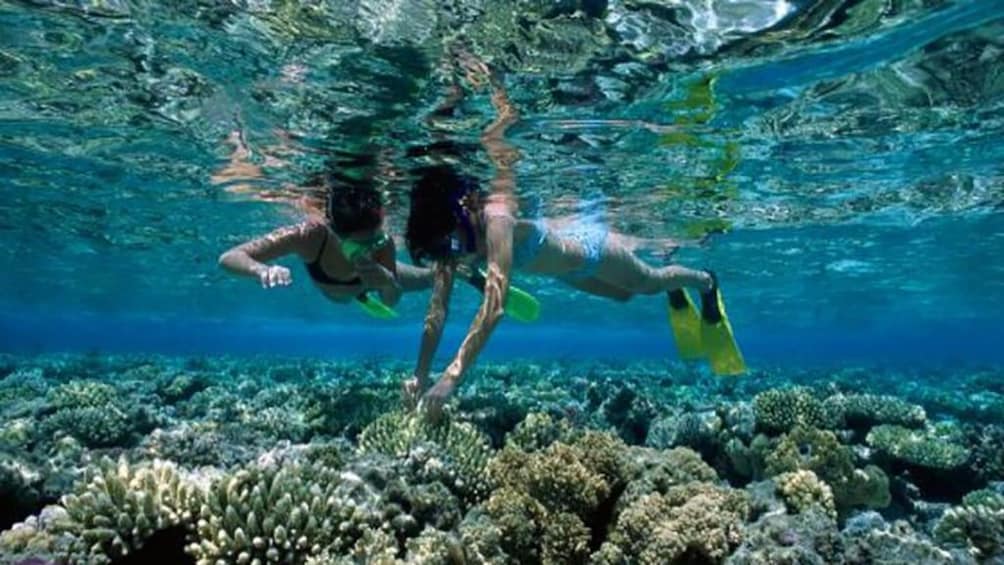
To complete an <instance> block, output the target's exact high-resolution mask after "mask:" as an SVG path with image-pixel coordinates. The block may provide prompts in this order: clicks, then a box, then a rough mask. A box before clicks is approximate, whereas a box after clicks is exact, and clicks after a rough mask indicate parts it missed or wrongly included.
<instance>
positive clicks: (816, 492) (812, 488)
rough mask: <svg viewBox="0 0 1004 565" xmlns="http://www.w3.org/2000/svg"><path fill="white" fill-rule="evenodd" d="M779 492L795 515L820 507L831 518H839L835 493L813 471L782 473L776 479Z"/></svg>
mask: <svg viewBox="0 0 1004 565" xmlns="http://www.w3.org/2000/svg"><path fill="white" fill-rule="evenodd" d="M775 482H776V483H777V490H778V492H779V493H780V494H781V497H782V498H783V499H784V502H785V505H787V506H788V508H789V510H791V511H792V513H794V514H801V513H802V512H806V511H808V510H809V509H810V508H813V507H816V506H818V507H819V508H821V509H822V510H823V511H824V512H826V514H827V515H828V516H830V517H831V518H834V519H835V518H836V517H837V507H836V504H835V503H834V502H833V491H832V490H830V487H829V485H827V484H826V483H824V482H823V481H821V480H819V477H817V476H816V474H815V473H813V472H812V471H794V472H791V473H782V474H781V475H778V476H777V477H776V478H775Z"/></svg>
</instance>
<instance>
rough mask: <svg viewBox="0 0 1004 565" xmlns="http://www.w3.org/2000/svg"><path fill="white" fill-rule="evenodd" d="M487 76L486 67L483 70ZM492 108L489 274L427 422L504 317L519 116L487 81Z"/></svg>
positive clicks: (497, 85) (430, 397)
mask: <svg viewBox="0 0 1004 565" xmlns="http://www.w3.org/2000/svg"><path fill="white" fill-rule="evenodd" d="M484 69H485V71H486V72H488V71H487V68H486V67H485V68H484ZM489 81H490V84H491V85H492V104H493V106H494V107H495V110H496V118H495V120H494V121H493V122H492V123H491V124H490V125H489V126H488V127H487V128H486V129H485V131H484V132H483V133H482V135H481V142H482V144H483V145H484V147H485V150H486V151H487V152H488V156H489V157H490V158H491V160H492V163H493V164H494V165H495V178H493V179H492V183H491V193H490V194H489V196H488V197H487V198H486V202H485V206H484V218H485V239H486V253H487V259H488V273H487V276H486V280H485V289H484V297H483V298H482V301H481V308H480V309H479V310H478V313H477V315H476V316H475V318H474V322H473V323H472V324H471V327H470V329H469V330H468V331H467V337H465V338H464V341H463V343H462V344H461V346H460V350H459V351H458V352H457V355H456V357H455V358H454V359H453V362H452V363H450V365H449V366H448V367H447V368H446V371H445V372H444V373H443V376H442V377H441V378H440V379H439V382H437V383H436V385H435V386H434V387H433V388H432V389H431V390H429V392H428V393H427V394H426V395H425V397H424V398H423V407H424V408H425V410H426V411H427V413H428V415H429V417H430V418H432V419H435V418H437V417H438V416H439V413H440V411H441V410H442V406H443V404H444V403H445V402H446V399H447V398H448V397H449V395H450V394H451V393H452V392H453V389H454V388H456V386H457V385H458V384H459V383H460V381H461V379H463V376H464V374H465V373H466V372H467V369H469V368H470V366H471V365H473V364H474V361H475V360H476V359H477V356H478V354H480V353H481V350H482V349H484V346H485V344H486V343H487V342H488V338H489V337H490V336H491V334H492V332H493V331H494V330H495V327H496V326H497V325H498V322H499V320H501V319H502V315H503V314H504V313H505V300H506V295H507V294H508V292H509V278H510V271H511V270H512V245H513V229H514V226H515V223H516V221H515V217H514V214H515V210H516V203H515V199H514V197H513V195H514V193H515V176H514V174H513V169H512V166H513V164H514V163H515V162H516V161H517V160H518V158H519V153H518V151H516V149H515V148H513V147H512V146H511V145H509V144H508V143H507V142H506V141H505V137H504V136H505V131H506V129H508V127H509V126H511V125H512V124H513V123H515V122H516V120H517V119H518V117H519V114H518V112H517V111H516V109H515V108H514V107H513V106H512V104H511V103H510V102H509V98H508V96H507V95H506V92H505V89H504V88H503V86H502V83H501V82H500V81H498V80H496V79H495V78H494V77H491V76H490V73H489Z"/></svg>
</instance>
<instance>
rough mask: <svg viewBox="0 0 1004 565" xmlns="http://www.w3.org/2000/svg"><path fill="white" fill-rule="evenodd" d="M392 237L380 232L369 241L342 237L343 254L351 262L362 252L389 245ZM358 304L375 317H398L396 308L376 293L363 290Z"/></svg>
mask: <svg viewBox="0 0 1004 565" xmlns="http://www.w3.org/2000/svg"><path fill="white" fill-rule="evenodd" d="M389 241H390V238H389V237H387V234H385V233H383V232H382V231H381V232H378V233H377V234H376V235H374V236H373V237H372V238H371V239H370V240H368V241H356V240H353V239H342V254H343V255H345V257H346V258H347V259H348V260H349V261H350V262H351V261H355V259H356V258H357V257H359V256H360V255H362V254H369V253H372V252H373V251H374V250H376V249H379V248H381V247H383V246H384V245H387V243H388V242H389ZM356 304H358V305H359V307H360V308H361V309H362V311H363V312H365V313H366V314H368V315H369V316H371V317H373V318H377V319H380V320H392V319H394V318H397V316H398V313H397V311H396V310H394V309H393V308H391V307H390V306H387V305H386V304H384V303H383V301H382V300H380V298H379V297H378V296H376V294H375V293H372V292H363V293H361V294H359V295H358V296H356Z"/></svg>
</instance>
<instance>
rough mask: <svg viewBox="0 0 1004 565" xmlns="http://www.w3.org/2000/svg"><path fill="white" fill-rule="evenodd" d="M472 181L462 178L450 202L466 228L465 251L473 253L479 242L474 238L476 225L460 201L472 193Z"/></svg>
mask: <svg viewBox="0 0 1004 565" xmlns="http://www.w3.org/2000/svg"><path fill="white" fill-rule="evenodd" d="M471 184H472V183H471V182H470V181H468V180H466V179H463V180H461V185H460V188H459V189H457V190H455V191H454V192H453V197H452V198H451V199H450V204H451V206H452V208H453V216H454V217H456V218H457V221H458V222H460V227H461V229H463V230H464V236H465V237H466V239H467V241H466V242H465V245H464V247H465V249H464V250H465V251H466V252H468V253H472V252H474V251H475V250H476V249H477V244H476V242H475V239H474V226H473V225H472V224H471V220H470V218H468V216H467V211H466V210H465V209H464V207H463V206H461V205H460V201H461V200H462V199H463V198H464V197H465V196H467V195H468V194H470V192H471V190H472V187H471Z"/></svg>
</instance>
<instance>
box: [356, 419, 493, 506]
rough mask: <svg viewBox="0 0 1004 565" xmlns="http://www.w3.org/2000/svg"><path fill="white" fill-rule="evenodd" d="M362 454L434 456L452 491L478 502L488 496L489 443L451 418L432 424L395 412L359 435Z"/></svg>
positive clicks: (465, 425) (469, 428) (434, 462)
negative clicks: (428, 454) (442, 469)
mask: <svg viewBox="0 0 1004 565" xmlns="http://www.w3.org/2000/svg"><path fill="white" fill-rule="evenodd" d="M359 450H360V452H361V453H383V454H386V455H391V456H395V457H407V456H408V455H409V454H411V453H413V452H415V451H416V450H424V451H427V452H430V453H432V454H433V456H432V459H434V460H433V461H432V462H431V464H434V465H436V466H441V467H445V468H446V469H447V473H448V474H449V475H450V476H451V477H452V481H451V483H452V485H453V487H454V488H455V489H456V490H457V491H458V492H460V493H462V494H463V495H464V496H466V497H468V498H470V499H472V500H475V499H479V498H483V497H484V496H485V494H487V492H488V489H489V485H488V484H487V483H486V482H485V480H484V477H485V468H486V467H487V465H488V460H489V458H490V457H491V455H492V450H491V447H490V446H489V445H488V439H487V437H485V436H484V434H482V433H481V432H479V431H477V430H476V429H474V427H472V426H471V425H470V424H465V423H462V422H453V421H451V420H449V419H448V418H446V419H443V420H442V421H440V422H438V423H436V424H430V423H428V422H427V421H425V420H424V419H422V418H420V417H418V416H416V415H415V414H413V413H406V412H392V413H390V414H387V415H385V416H383V417H381V418H379V419H378V420H376V421H375V422H373V423H372V424H370V425H369V426H368V427H367V428H366V429H364V430H363V431H362V433H361V434H359Z"/></svg>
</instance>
